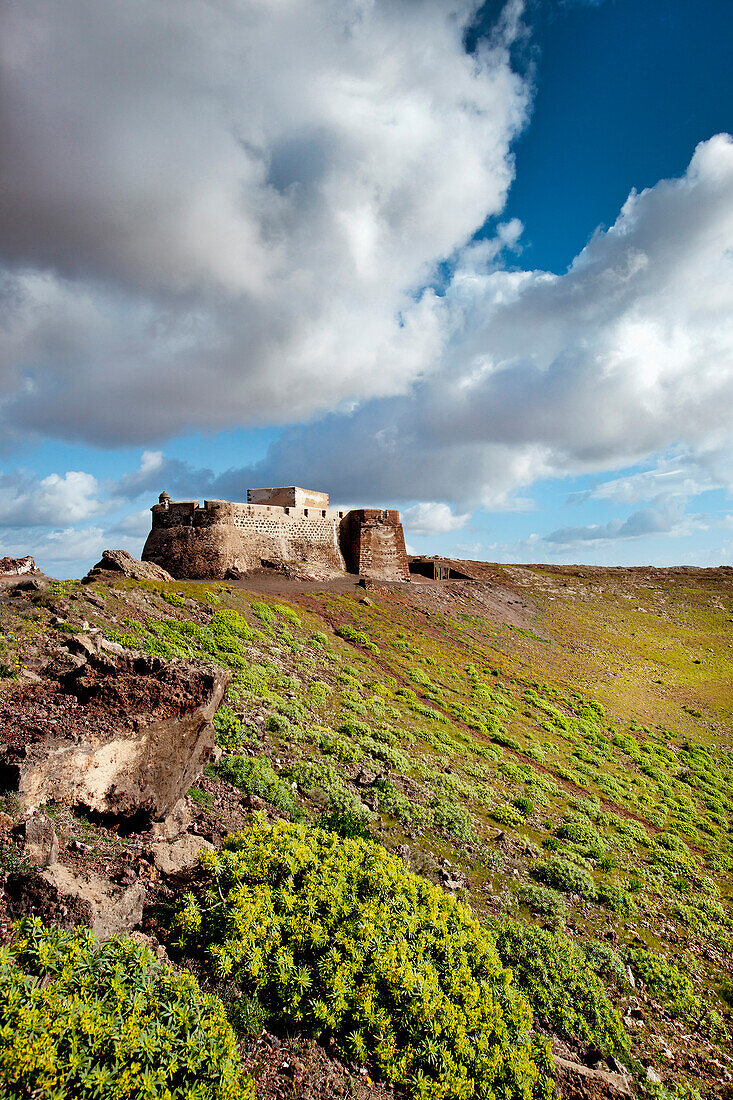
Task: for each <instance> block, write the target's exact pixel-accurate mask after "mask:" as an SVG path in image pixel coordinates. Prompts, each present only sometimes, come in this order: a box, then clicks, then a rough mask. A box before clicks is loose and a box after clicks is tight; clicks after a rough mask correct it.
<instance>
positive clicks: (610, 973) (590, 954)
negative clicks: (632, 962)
mask: <svg viewBox="0 0 733 1100" xmlns="http://www.w3.org/2000/svg"><path fill="white" fill-rule="evenodd" d="M581 946H582V948H583V953H584V954H585V957H586V959H587V960H588V962H589V963H590V965H591V967H592V969H593V971H594V972H595V973H596V974H597V975H598V977H599V978H601V979H602V980H603V981H605V982H608V983H610V984H611V985H615V986H618V988H619V989H626V988H627V986H628V984H629V979H628V975H627V973H626V967H625V966H624V961H623V959H622V958H621V956H620V955H619V953H618V951H614V949H613V948H612V947H611V945H610V944H608V943H604V942H603V941H602V940H591V942H590V943H584V944H582V945H581Z"/></svg>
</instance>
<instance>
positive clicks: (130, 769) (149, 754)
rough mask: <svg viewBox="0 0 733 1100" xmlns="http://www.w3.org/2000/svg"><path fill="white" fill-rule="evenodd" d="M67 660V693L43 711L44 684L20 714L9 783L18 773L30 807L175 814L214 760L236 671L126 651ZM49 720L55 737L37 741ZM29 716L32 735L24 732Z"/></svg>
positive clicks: (7, 767) (62, 671) (10, 751)
mask: <svg viewBox="0 0 733 1100" xmlns="http://www.w3.org/2000/svg"><path fill="white" fill-rule="evenodd" d="M67 657H68V660H65V661H63V662H62V661H59V662H57V663H56V665H55V666H54V667H53V668H52V671H53V672H54V673H55V674H58V676H59V678H60V679H62V681H63V686H64V689H65V692H66V693H67V694H65V695H62V696H59V695H56V696H55V697H54V701H55V706H53V707H52V708H47V709H46V710H43V709H42V707H43V706H44V700H45V698H46V697H45V696H44V695H43V694H42V693H41V692H40V691H39V694H38V696H37V700H38V708H37V709H35V708H34V707H32V706H31V705H30V703H29V702H28V701H27V700H26V701H25V702H24V704H23V706H22V707H21V708H20V710H19V713H18V714H17V715H16V716H15V734H14V737H15V740H14V741H13V743H11V744H10V745H8V746H7V747H6V749H5V752H4V754H3V762H2V763H3V774H4V775H5V777H6V783H7V781H8V780H9V779H14V783H13V784H12V785H14V786H15V788H16V789H17V790H18V791H19V792H20V795H21V802H22V803H23V804H25V805H26V806H28V805H33V806H41V805H45V804H47V803H49V802H60V803H65V804H72V805H80V806H84V807H86V808H87V809H89V810H92V811H96V812H99V813H104V814H115V815H121V816H125V817H128V818H129V817H133V816H139V817H141V818H143V819H144V818H148V819H156V820H159V819H163V818H165V817H167V815H168V814H170V812H171V810H172V809H173V807H174V806H175V805H176V803H177V802H178V801H179V799H181V798H182V797H183V795H184V794H185V792H186V791H187V790H188V789H189V787H190V786H191V785H192V784H193V783H194V782H195V781H196V779H197V778H198V776H199V775H200V773H201V770H202V768H203V766H204V764H205V763H206V761H207V759H208V758H209V754H210V752H211V750H212V748H213V746H214V730H213V726H212V719H213V717H214V714H215V713H216V710H217V707H218V706H219V704H220V702H221V700H222V698H223V696H224V693H225V691H226V689H227V687H228V686H229V681H230V678H231V677H230V674H229V673H228V672H226V671H224V670H223V669H220V668H216V667H215V666H211V665H201V664H198V663H194V662H188V661H179V660H175V661H165V660H163V659H162V658H160V657H151V656H149V655H147V654H142V653H131V652H128V651H125V652H123V653H122V654H121V655H117V654H111V653H109V652H106V651H101V652H100V653H99V654H96V655H91V656H89V657H88V659H87V660H84V658H83V657H82V656H81V655H80V654H68V655H67ZM61 665H62V666H63V667H59V666H61ZM64 701H66V704H65V706H61V705H59V703H60V702H64ZM33 702H34V703H35V702H36V700H35V699H34V700H33ZM41 719H42V720H43V728H44V729H45V730H47V731H48V734H47V736H44V737H40V738H39V737H38V736H37V732H36V731H37V730H38V728H39V723H40V720H41ZM24 723H27V729H28V736H27V737H25V739H24V738H23V737H22V736H18V735H19V734H21V733H22V731H23V730H24Z"/></svg>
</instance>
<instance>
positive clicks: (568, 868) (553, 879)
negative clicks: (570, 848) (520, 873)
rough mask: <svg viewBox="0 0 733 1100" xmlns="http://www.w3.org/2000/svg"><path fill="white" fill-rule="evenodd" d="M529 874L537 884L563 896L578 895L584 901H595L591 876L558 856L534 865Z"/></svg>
mask: <svg viewBox="0 0 733 1100" xmlns="http://www.w3.org/2000/svg"><path fill="white" fill-rule="evenodd" d="M530 874H531V875H532V878H534V879H537V881H538V882H544V884H545V885H546V886H552V887H554V889H555V890H560V891H562V893H563V894H578V895H579V896H580V897H581V898H584V899H585V900H586V901H595V900H596V898H597V896H598V891H597V889H596V884H595V882H594V881H593V876H592V875H591V874H590V873H589V872H588V871H585V870H584V869H583V868H582V867H576V866H575V864H574V863H569V862H568V860H566V859H562V858H561V857H560V856H553V857H552V858H550V859H545V860H541V861H540V862H539V863H535V865H534V867H532V868H531V869H530Z"/></svg>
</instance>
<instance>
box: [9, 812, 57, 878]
mask: <svg viewBox="0 0 733 1100" xmlns="http://www.w3.org/2000/svg"><path fill="white" fill-rule="evenodd" d="M13 833H14V835H15V837H16V838H17V840H18V841H19V843H20V844H22V846H23V855H24V857H25V858H26V859H27V860H28V862H29V863H32V864H33V865H34V866H36V867H48V865H49V863H55V862H56V860H57V859H58V857H59V839H58V837H57V836H56V830H55V829H54V827H53V822H52V821H51V819H50V818H49V817H48V815H47V814H45V813H44V812H43V810H35V811H34V812H33V813H31V814H29V815H28V817H26V818H25V819H24V820H23V821H21V822H20V824H18V825H16V826H15V828H14V829H13Z"/></svg>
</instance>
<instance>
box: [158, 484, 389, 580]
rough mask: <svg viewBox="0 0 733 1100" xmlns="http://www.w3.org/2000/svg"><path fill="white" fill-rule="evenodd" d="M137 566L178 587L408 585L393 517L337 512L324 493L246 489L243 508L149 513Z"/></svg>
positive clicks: (371, 511) (180, 507)
mask: <svg viewBox="0 0 733 1100" xmlns="http://www.w3.org/2000/svg"><path fill="white" fill-rule="evenodd" d="M151 512H152V514H153V524H152V530H151V532H150V534H149V535H148V538H147V540H146V542H145V547H144V549H143V554H142V557H143V561H148V562H154V563H155V564H156V565H159V566H162V568H163V569H166V570H167V571H168V572H169V573H170V574H172V576H174V577H176V578H177V579H179V580H183V579H190V580H224V579H225V578H233V577H237V576H242V575H244V574H246V573H250V572H252V571H253V570H255V569H262V568H274V569H284V568H285V569H289V570H291V571H294V572H296V573H297V572H299V573H301V575H309V574H310V575H314V576H318V577H326V576H337V575H338V574H340V573H344V572H348V573H358V574H359V575H360V576H362V577H366V578H370V579H373V580H383V581H409V579H410V570H409V566H408V561H407V553H406V551H405V537H404V534H403V531H402V524H401V523H400V514H399V512H398V511H396V510H392V509H379V508H358V509H352V510H351V511H336V510H334V509H332V508H330V507H329V498H328V493H319V492H315V491H313V490H310V489H300V488H298V486H295V485H291V486H282V487H278V488H271V489H248V490H247V503H246V504H235V503H232V502H231V501H228V500H205V501H204V505H203V507H200V506H199V502H198V501H197V500H171V499H170V497H169V496H168V494H167V493H161V494H160V498H159V503H158V504H154V505H153V507H152V508H151Z"/></svg>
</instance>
